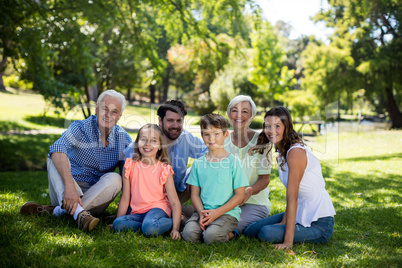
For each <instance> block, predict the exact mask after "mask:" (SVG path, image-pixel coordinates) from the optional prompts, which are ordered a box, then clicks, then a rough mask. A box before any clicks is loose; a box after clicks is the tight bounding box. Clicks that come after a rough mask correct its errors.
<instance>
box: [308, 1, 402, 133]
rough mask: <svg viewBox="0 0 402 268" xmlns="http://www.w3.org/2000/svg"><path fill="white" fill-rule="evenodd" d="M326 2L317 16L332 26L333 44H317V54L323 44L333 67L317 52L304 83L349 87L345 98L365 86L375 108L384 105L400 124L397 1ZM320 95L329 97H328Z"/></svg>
mask: <svg viewBox="0 0 402 268" xmlns="http://www.w3.org/2000/svg"><path fill="white" fill-rule="evenodd" d="M329 4H330V8H329V10H327V11H323V12H320V13H319V14H317V15H316V17H315V19H316V20H317V21H318V20H321V21H324V22H326V24H327V26H328V27H333V28H335V32H334V35H333V37H332V42H331V44H330V45H329V46H328V47H327V48H326V49H325V48H319V49H318V50H319V53H318V54H321V55H322V52H323V50H327V52H326V53H323V54H324V55H322V56H324V59H325V58H326V59H328V60H329V59H331V61H332V62H333V63H334V64H335V65H336V68H334V67H335V66H334V65H333V64H328V63H327V64H328V66H322V65H320V62H322V61H321V58H319V57H317V58H316V59H315V60H312V61H310V60H307V61H310V63H307V65H309V66H310V69H314V70H316V71H317V72H316V73H315V74H313V73H314V71H313V72H310V73H309V74H306V79H307V80H309V81H308V82H306V83H307V84H309V85H310V86H312V87H316V88H320V90H321V91H322V92H325V93H323V94H327V95H330V94H331V93H330V92H332V93H333V92H334V91H335V88H338V90H339V91H342V92H344V93H347V95H348V98H349V99H351V97H350V96H351V92H353V91H356V90H358V89H361V88H363V89H365V90H366V97H367V98H368V99H369V100H370V101H371V103H372V105H374V106H375V107H376V109H377V111H378V112H379V113H380V112H382V110H383V109H384V108H386V110H387V111H388V113H389V116H390V118H391V121H392V126H393V127H394V128H401V127H402V114H401V111H400V108H399V107H400V105H401V103H402V99H401V98H402V97H401V94H402V91H401V89H402V86H401V82H402V75H401V74H402V64H401V62H402V53H401V51H402V36H401V32H402V26H401V25H402V24H401V21H402V15H401V14H402V5H401V3H400V2H399V1H388V0H380V1H357V0H341V1H329ZM322 49H323V50H322ZM336 50H338V51H336ZM316 52H317V51H314V49H311V50H310V51H309V52H307V51H306V54H308V55H309V57H310V59H312V58H314V54H315V53H316ZM320 52H321V53H320ZM313 66H315V67H317V68H314V67H313ZM317 74H318V76H319V77H318V78H317V77H316V75H317ZM314 80H315V81H314ZM323 84H325V85H323ZM319 98H320V99H321V100H324V102H325V101H327V97H325V98H324V99H323V98H322V96H319Z"/></svg>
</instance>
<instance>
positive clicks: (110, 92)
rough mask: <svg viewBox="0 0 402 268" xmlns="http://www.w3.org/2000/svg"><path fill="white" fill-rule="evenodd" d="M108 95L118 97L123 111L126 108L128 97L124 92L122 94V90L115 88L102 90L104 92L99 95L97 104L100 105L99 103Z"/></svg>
mask: <svg viewBox="0 0 402 268" xmlns="http://www.w3.org/2000/svg"><path fill="white" fill-rule="evenodd" d="M106 96H110V97H114V98H117V99H119V100H120V101H121V112H122V113H123V111H124V108H126V98H125V97H124V95H123V94H121V93H120V92H117V91H116V90H114V89H108V90H106V91H104V92H102V94H100V95H99V97H98V100H97V101H96V105H99V103H100V102H101V101H102V100H103V99H104V98H105V97H106Z"/></svg>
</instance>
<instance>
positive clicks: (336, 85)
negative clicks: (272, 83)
mask: <svg viewBox="0 0 402 268" xmlns="http://www.w3.org/2000/svg"><path fill="white" fill-rule="evenodd" d="M302 57H303V65H304V75H305V78H304V79H303V80H302V87H303V88H305V89H308V90H310V91H312V92H313V93H314V95H315V96H316V97H317V98H318V100H319V101H320V103H319V105H321V106H326V105H328V104H330V103H332V102H334V101H336V100H338V99H341V98H342V99H345V101H346V103H351V101H352V100H353V92H355V91H357V90H359V89H360V84H361V81H362V79H361V75H360V74H359V73H358V72H357V71H356V68H355V61H354V59H353V57H352V55H351V51H350V43H349V42H348V41H347V40H344V39H340V38H338V39H337V41H336V42H332V43H331V44H329V45H328V46H327V45H325V44H322V43H318V44H316V43H311V44H310V45H308V46H307V48H306V50H305V51H304V52H303V53H302Z"/></svg>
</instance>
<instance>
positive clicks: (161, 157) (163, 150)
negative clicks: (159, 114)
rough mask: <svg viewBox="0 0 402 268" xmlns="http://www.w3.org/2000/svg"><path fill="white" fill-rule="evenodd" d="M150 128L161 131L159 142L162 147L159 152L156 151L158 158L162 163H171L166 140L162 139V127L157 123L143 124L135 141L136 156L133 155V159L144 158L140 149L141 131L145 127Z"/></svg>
mask: <svg viewBox="0 0 402 268" xmlns="http://www.w3.org/2000/svg"><path fill="white" fill-rule="evenodd" d="M148 128H151V129H153V130H154V131H156V132H158V133H159V143H160V147H161V148H160V149H159V150H158V152H157V153H156V159H157V160H159V161H161V162H162V163H165V164H167V165H170V161H169V155H168V153H167V150H166V145H165V143H164V141H163V139H162V130H161V129H160V128H159V126H158V125H156V124H146V125H144V126H142V127H141V128H140V130H139V131H138V135H137V138H136V139H135V142H134V156H133V160H134V161H140V160H141V158H142V155H141V152H140V150H139V148H138V141H139V139H140V136H141V131H142V130H143V129H148Z"/></svg>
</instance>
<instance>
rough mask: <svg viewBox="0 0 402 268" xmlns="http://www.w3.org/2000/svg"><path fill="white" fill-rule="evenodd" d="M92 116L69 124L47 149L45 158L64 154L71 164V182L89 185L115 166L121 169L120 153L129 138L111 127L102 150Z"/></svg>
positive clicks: (122, 159) (94, 116) (94, 117)
mask: <svg viewBox="0 0 402 268" xmlns="http://www.w3.org/2000/svg"><path fill="white" fill-rule="evenodd" d="M96 121H97V117H96V115H91V116H90V117H88V118H87V119H85V120H76V121H74V122H72V123H71V125H70V126H69V127H68V129H67V130H66V131H65V132H64V133H63V135H62V136H61V137H60V138H59V139H58V140H57V141H56V142H55V143H54V144H53V145H51V146H50V147H49V157H50V156H51V154H52V153H54V152H60V153H65V154H66V155H67V156H68V159H69V160H70V164H71V174H72V175H73V178H74V180H76V181H83V182H88V183H89V184H90V185H93V184H95V183H97V182H98V181H99V178H100V177H101V176H103V175H104V174H106V173H108V172H113V171H114V170H115V169H116V167H117V166H119V169H120V171H122V170H123V165H124V160H125V158H124V149H125V148H127V146H128V145H129V144H130V142H131V137H130V135H128V133H127V132H126V131H125V130H124V129H123V128H121V127H120V126H117V125H115V126H114V127H113V128H112V131H111V132H110V134H109V137H108V139H107V140H108V142H109V144H108V145H107V146H106V147H105V148H103V144H102V139H101V134H100V131H99V129H98V125H97V122H96Z"/></svg>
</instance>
